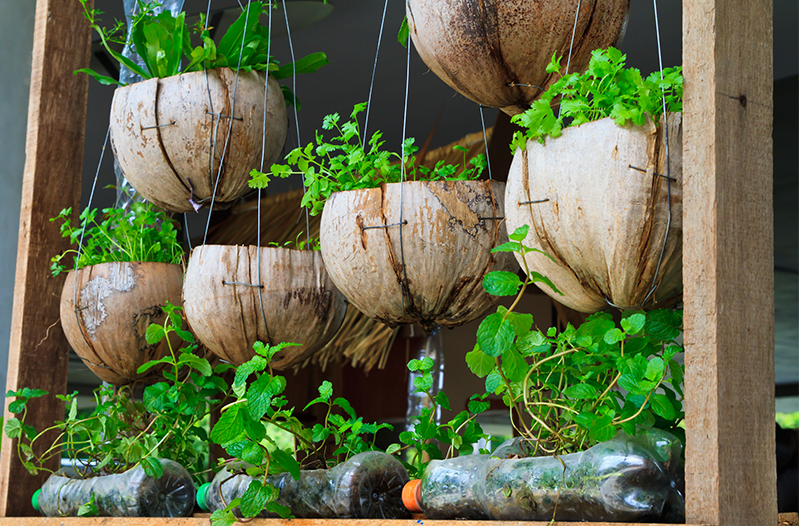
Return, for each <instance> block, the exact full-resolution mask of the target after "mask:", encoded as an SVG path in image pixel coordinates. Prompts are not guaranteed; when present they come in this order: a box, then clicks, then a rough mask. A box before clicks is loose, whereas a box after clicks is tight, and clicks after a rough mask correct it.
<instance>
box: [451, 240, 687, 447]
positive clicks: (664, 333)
mask: <svg viewBox="0 0 799 526" xmlns="http://www.w3.org/2000/svg"><path fill="white" fill-rule="evenodd" d="M527 231H528V227H527V226H523V227H520V228H518V229H517V230H516V231H515V232H514V233H513V234H511V235H510V236H508V237H509V238H510V241H509V242H507V243H505V244H503V245H500V246H499V247H496V248H495V249H494V250H493V251H494V252H516V253H518V254H520V255H522V254H527V253H529V252H531V251H534V250H535V249H531V248H529V247H526V246H524V245H523V244H522V241H523V240H524V239H525V237H526V235H527ZM535 251H536V252H539V251H537V250H535ZM522 261H524V272H525V275H526V278H525V279H524V280H523V281H522V280H521V279H520V278H519V276H518V275H517V274H513V273H510V272H491V273H489V274H487V275H486V276H485V278H484V279H483V287H484V288H485V290H486V291H487V292H488V293H489V294H493V295H498V296H512V295H516V296H517V297H516V301H515V302H514V303H513V305H511V307H510V308H509V309H506V308H504V307H502V306H500V307H498V309H497V312H496V313H494V314H491V315H489V316H488V317H486V318H485V319H484V320H483V321H482V322H481V323H480V326H479V328H478V330H477V344H476V345H475V348H474V349H473V350H472V351H470V352H469V353H467V355H466V363H467V364H468V366H469V368H470V369H471V371H472V372H473V373H475V374H476V375H477V376H479V377H481V378H485V388H486V392H487V393H491V394H495V395H501V396H502V399H503V401H504V402H505V404H506V405H507V406H508V408H509V412H510V417H511V422H512V424H513V426H514V428H515V429H516V430H517V431H518V432H519V433H520V434H521V435H522V436H523V437H526V438H527V439H529V440H530V441H531V443H532V446H533V450H534V451H535V453H537V454H558V455H560V454H565V453H572V452H576V451H583V450H585V449H587V448H588V447H590V446H592V445H594V444H596V443H597V442H602V441H605V440H609V439H610V438H613V436H614V435H615V434H616V432H617V431H618V430H620V429H621V430H624V431H625V432H626V433H628V434H630V435H635V432H636V427H637V426H654V427H658V428H661V429H666V430H668V431H670V432H672V433H674V434H675V435H677V436H679V437H680V438H681V439H682V440H683V442H684V437H685V435H684V431H683V430H682V429H681V428H678V424H679V423H680V422H681V421H682V419H683V417H684V412H683V408H682V400H683V391H682V381H683V372H684V367H683V366H682V365H681V364H679V363H678V362H677V361H676V360H675V359H674V358H675V356H676V355H677V354H678V353H681V352H682V351H683V349H682V347H681V346H680V345H679V344H677V343H676V342H675V339H676V338H678V336H679V335H680V334H681V325H682V312H680V311H673V310H666V309H661V310H654V311H650V312H644V311H627V312H625V313H624V315H623V318H622V320H621V323H620V327H617V326H616V324H615V323H614V321H613V318H612V315H611V314H609V313H607V312H600V313H596V314H593V315H592V316H590V317H589V318H588V320H587V321H586V322H585V323H583V324H582V325H580V327H579V328H575V327H573V326H571V324H569V325H568V326H567V328H566V330H564V331H563V332H560V333H558V331H557V329H556V328H554V327H553V328H550V329H549V330H548V331H547V333H546V334H543V333H541V332H540V331H538V330H535V329H534V328H533V317H532V316H531V315H530V314H520V313H517V312H515V311H514V308H515V307H516V305H517V304H518V301H519V299H520V298H521V296H522V294H523V293H524V290H525V289H526V287H527V286H528V285H529V284H530V283H533V282H544V283H546V284H547V285H548V286H550V287H551V288H553V290H556V291H557V289H556V288H555V287H554V285H553V284H552V283H551V282H549V280H547V279H546V278H543V277H542V276H540V275H538V274H536V273H535V272H530V270H529V268H528V267H527V263H526V261H525V260H524V259H523V258H522Z"/></svg>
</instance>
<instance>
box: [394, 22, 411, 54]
mask: <svg viewBox="0 0 799 526" xmlns="http://www.w3.org/2000/svg"><path fill="white" fill-rule="evenodd" d="M410 36H411V30H410V28H409V27H408V17H407V16H406V17H405V18H403V19H402V24H400V28H399V32H398V33H397V42H399V43H400V44H402V47H405V48H407V47H408V39H409V38H410Z"/></svg>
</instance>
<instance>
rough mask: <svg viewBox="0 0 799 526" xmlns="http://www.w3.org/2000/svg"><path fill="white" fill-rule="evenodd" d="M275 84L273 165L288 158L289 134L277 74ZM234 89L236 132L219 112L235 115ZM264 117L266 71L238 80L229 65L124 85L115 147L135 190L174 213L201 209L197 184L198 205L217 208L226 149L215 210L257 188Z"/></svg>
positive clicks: (270, 136) (114, 115)
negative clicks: (253, 177) (252, 184)
mask: <svg viewBox="0 0 799 526" xmlns="http://www.w3.org/2000/svg"><path fill="white" fill-rule="evenodd" d="M268 85H269V88H268V91H267V98H268V102H267V108H268V111H267V118H266V122H267V128H266V138H265V149H266V153H265V155H264V166H267V167H268V166H269V165H270V164H271V163H272V162H274V161H275V160H277V158H278V157H279V156H280V153H281V152H282V150H283V145H284V144H285V143H286V135H287V133H288V117H287V114H286V104H285V100H284V98H283V94H282V93H281V91H280V86H279V85H278V83H277V81H276V80H275V79H273V78H271V77H270V78H269V84H268ZM234 92H235V115H234V117H235V119H234V120H233V128H232V133H231V134H230V137H228V130H229V129H230V119H228V118H220V117H218V116H214V115H211V113H215V114H222V115H227V116H229V115H230V114H231V111H233V110H232V107H233V103H234V102H233V101H234V98H233V95H234ZM263 122H264V75H263V74H262V73H258V72H255V71H252V72H245V71H241V72H240V74H239V77H238V82H237V81H236V72H235V71H233V70H231V69H228V68H219V69H214V70H209V71H207V72H204V71H197V72H192V73H184V74H182V75H177V76H175V77H167V78H163V79H149V80H145V81H142V82H137V83H135V84H131V85H129V86H124V87H121V88H117V90H116V92H114V100H113V102H112V104H111V122H110V125H111V145H112V147H113V149H114V156H115V157H116V159H117V161H118V162H119V166H120V167H121V168H122V172H123V173H124V174H125V177H126V178H127V179H128V181H130V184H131V185H133V188H135V189H136V191H137V192H139V193H140V194H141V195H142V196H143V197H144V198H145V199H147V200H148V201H151V202H153V203H155V204H156V205H158V206H160V207H161V208H164V209H166V210H169V211H171V212H190V211H192V210H193V208H192V206H191V203H190V202H189V199H190V198H192V189H193V191H194V194H193V200H194V202H195V203H202V204H204V205H206V206H208V205H210V202H211V196H212V195H213V192H214V185H215V183H216V180H217V176H218V174H219V164H220V161H221V157H222V155H223V153H224V166H223V169H222V175H221V177H219V186H218V188H217V190H216V199H215V201H214V207H225V206H226V205H229V204H230V203H231V202H232V201H234V200H235V199H238V198H239V197H241V196H242V195H244V194H245V193H247V192H248V191H249V187H248V185H247V181H248V180H249V177H250V171H251V170H252V169H253V168H259V167H260V166H261V145H262V142H264V136H263V134H264V128H263ZM172 123H174V124H172ZM156 126H158V127H156ZM214 138H215V140H216V146H217V147H216V150H215V154H214V157H213V161H212V160H211V151H212V144H213V141H214ZM225 145H227V148H225ZM189 181H190V182H189Z"/></svg>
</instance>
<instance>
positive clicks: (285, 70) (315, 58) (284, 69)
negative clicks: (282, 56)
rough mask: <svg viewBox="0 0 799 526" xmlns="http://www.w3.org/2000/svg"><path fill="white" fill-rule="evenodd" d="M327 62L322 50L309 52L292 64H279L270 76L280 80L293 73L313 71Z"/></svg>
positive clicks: (328, 62)
mask: <svg viewBox="0 0 799 526" xmlns="http://www.w3.org/2000/svg"><path fill="white" fill-rule="evenodd" d="M327 64H330V61H329V60H327V55H325V54H324V53H322V52H317V53H311V54H310V55H308V56H306V57H303V58H301V59H299V60H297V61H296V62H294V63H293V64H292V63H288V64H284V65H283V66H280V68H278V70H277V71H275V72H274V73H272V76H273V77H275V79H276V80H281V79H286V78H289V77H291V76H293V75H294V74H297V75H300V74H302V73H315V72H316V70H318V69H319V68H321V67H322V66H325V65H327ZM295 68H296V69H295Z"/></svg>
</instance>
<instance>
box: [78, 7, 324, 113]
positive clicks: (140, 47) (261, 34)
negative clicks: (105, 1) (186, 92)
mask: <svg viewBox="0 0 799 526" xmlns="http://www.w3.org/2000/svg"><path fill="white" fill-rule="evenodd" d="M79 1H80V3H81V4H82V5H83V9H84V14H85V16H86V18H87V19H88V20H89V23H90V24H91V26H92V28H93V29H94V30H96V31H97V33H98V34H99V35H100V39H101V41H102V44H103V46H104V47H105V49H106V51H108V53H109V54H110V55H111V56H112V57H114V59H116V60H117V61H119V63H120V64H122V65H124V66H126V67H128V68H129V69H130V70H131V71H133V72H134V73H136V74H137V75H139V76H141V77H142V78H145V79H150V78H164V77H171V76H173V75H179V74H180V73H188V72H191V71H202V70H205V69H214V68H222V67H228V68H233V69H240V70H243V71H252V70H255V71H268V72H269V74H271V75H272V76H273V77H274V78H275V79H277V80H280V79H284V78H288V77H291V76H292V75H293V74H294V73H295V72H296V73H298V74H299V73H313V72H314V71H316V70H317V69H319V68H320V67H322V66H324V65H325V64H328V60H327V57H326V56H325V54H324V53H312V54H310V55H308V56H306V57H303V58H301V59H299V60H297V61H296V62H293V63H289V64H284V65H282V66H281V65H280V64H279V63H278V62H277V61H276V60H275V59H274V58H273V57H271V56H269V55H268V54H267V51H268V49H269V29H268V28H266V27H265V26H263V25H261V23H260V22H259V17H260V15H261V13H262V12H266V11H267V10H268V9H270V7H269V3H268V2H266V3H264V2H251V3H249V4H248V5H247V7H245V8H244V9H243V10H242V13H241V15H239V18H238V19H237V20H236V21H235V22H234V23H233V25H231V26H230V28H229V29H228V30H227V31H226V32H225V34H224V35H223V36H222V39H221V40H220V41H219V45H218V46H217V45H216V44H215V43H214V41H213V40H212V39H211V37H210V34H209V28H208V26H207V25H206V20H205V15H204V14H200V21H199V23H198V24H196V25H194V26H191V27H190V26H188V25H187V24H186V14H185V13H180V14H179V15H178V16H177V17H173V16H172V13H171V12H169V10H164V11H163V12H161V13H159V14H158V15H155V14H154V13H153V8H152V5H151V4H149V3H144V2H140V5H141V12H140V13H139V14H138V15H137V16H136V17H135V19H134V20H133V22H132V25H133V31H132V32H131V40H132V42H133V45H134V46H135V47H136V50H137V52H138V54H139V56H140V57H141V58H142V60H143V62H144V66H145V67H144V68H142V67H140V66H139V65H138V64H137V63H136V62H134V61H133V60H131V59H129V58H127V57H125V56H123V55H122V54H120V53H118V52H116V51H115V50H114V49H113V48H112V47H111V46H110V44H111V43H114V42H116V43H120V38H119V37H118V36H117V34H118V33H119V32H121V31H123V30H124V24H123V23H121V22H117V23H116V25H115V26H114V27H113V28H111V29H110V30H106V29H104V28H103V27H101V26H100V22H99V19H98V16H99V15H100V14H101V13H100V11H98V10H96V9H92V8H91V7H89V6H88V5H87V0H79ZM192 36H195V37H198V38H199V40H200V41H201V44H199V45H196V46H194V45H193V44H192V41H191V40H192ZM123 43H124V42H123ZM184 62H185V65H182V63H184ZM78 71H79V72H83V73H86V74H88V75H91V76H92V77H94V78H95V79H96V80H97V81H98V82H100V83H101V84H116V85H123V84H121V83H120V82H118V81H117V80H114V79H112V78H110V77H107V76H103V75H100V74H98V73H97V72H95V71H93V70H91V69H81V70H78ZM76 73H77V72H76ZM282 89H283V94H284V96H285V97H286V102H287V103H293V102H294V95H293V94H292V93H291V90H289V89H288V88H287V87H285V86H284V87H282Z"/></svg>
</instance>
